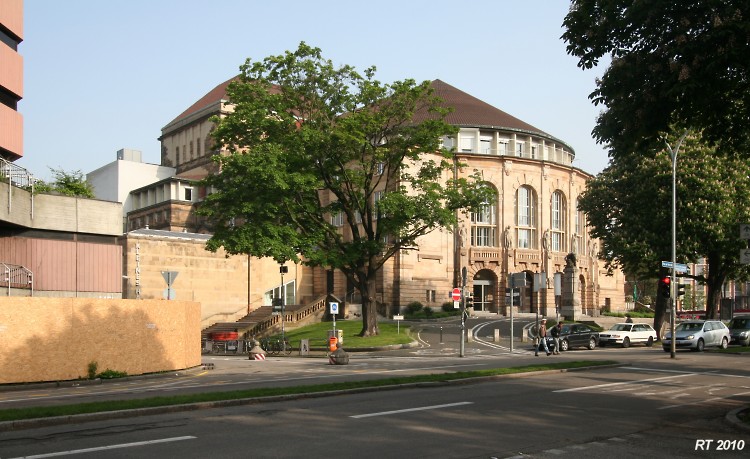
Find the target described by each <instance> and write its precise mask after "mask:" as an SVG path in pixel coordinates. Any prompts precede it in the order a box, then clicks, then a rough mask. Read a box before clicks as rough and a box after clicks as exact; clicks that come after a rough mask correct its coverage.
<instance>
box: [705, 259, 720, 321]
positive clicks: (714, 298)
mask: <svg viewBox="0 0 750 459" xmlns="http://www.w3.org/2000/svg"><path fill="white" fill-rule="evenodd" d="M708 269H709V273H710V269H711V268H710V267H709V268H708ZM723 284H724V279H723V278H722V279H715V278H713V277H709V279H708V282H707V283H706V285H707V286H708V295H707V296H706V319H716V318H718V311H719V303H720V302H721V286H722V285H723Z"/></svg>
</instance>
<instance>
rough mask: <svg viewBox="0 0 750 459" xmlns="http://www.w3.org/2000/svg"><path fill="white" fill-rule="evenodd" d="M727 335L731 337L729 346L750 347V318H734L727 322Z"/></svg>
mask: <svg viewBox="0 0 750 459" xmlns="http://www.w3.org/2000/svg"><path fill="white" fill-rule="evenodd" d="M729 333H731V334H732V337H731V338H730V339H729V344H735V343H736V344H740V345H742V346H750V316H736V317H734V318H733V319H732V320H731V321H730V322H729Z"/></svg>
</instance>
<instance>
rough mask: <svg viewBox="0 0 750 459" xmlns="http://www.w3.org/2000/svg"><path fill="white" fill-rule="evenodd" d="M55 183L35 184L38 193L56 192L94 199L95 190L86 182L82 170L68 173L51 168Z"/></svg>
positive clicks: (40, 181) (40, 182) (39, 182)
mask: <svg viewBox="0 0 750 459" xmlns="http://www.w3.org/2000/svg"><path fill="white" fill-rule="evenodd" d="M49 169H50V171H52V176H53V177H54V181H53V182H51V183H47V182H44V181H42V180H39V181H37V182H36V183H35V184H34V188H35V191H36V192H37V193H49V192H56V193H60V194H62V195H65V196H80V197H82V198H93V197H94V189H93V187H92V186H91V184H90V183H88V182H87V181H86V177H85V176H84V175H83V172H81V171H80V170H78V171H72V172H68V171H65V170H63V169H55V168H52V167H50V168H49Z"/></svg>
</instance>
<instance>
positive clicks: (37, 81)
mask: <svg viewBox="0 0 750 459" xmlns="http://www.w3.org/2000/svg"><path fill="white" fill-rule="evenodd" d="M568 5H569V4H568V2H566V1H562V0H523V1H521V0H495V1H490V0H488V1H479V0H477V1H472V0H466V1H463V2H456V1H444V0H408V1H403V0H402V1H390V0H371V1H368V2H358V1H351V0H349V1H339V0H330V1H324V0H316V1H311V0H307V1H303V0H286V1H284V2H272V1H256V0H212V1H207V0H65V1H60V0H25V1H24V38H25V39H24V41H23V42H22V43H21V45H20V46H19V52H20V54H21V55H22V56H23V58H24V99H23V100H22V101H21V103H20V104H19V110H20V111H21V112H22V114H23V117H24V157H23V158H22V159H20V160H19V161H17V164H19V165H21V166H23V167H25V168H27V169H28V170H29V171H30V172H31V173H32V174H34V175H35V176H37V177H40V178H42V179H47V180H48V179H50V178H51V173H50V171H49V167H53V168H56V169H59V168H61V169H63V170H65V171H76V170H80V171H81V172H83V173H87V172H90V171H93V170H95V169H97V168H99V167H101V166H103V165H105V164H108V163H110V162H112V161H114V160H115V156H116V151H117V150H119V149H120V148H133V149H136V150H141V151H142V152H143V159H144V161H145V162H149V163H158V162H159V149H160V146H159V141H158V140H157V139H158V137H159V135H160V134H161V128H162V127H163V126H164V125H166V124H167V123H168V122H169V121H171V120H172V119H174V118H175V117H176V116H177V115H179V114H180V113H181V112H182V111H183V110H185V109H186V108H187V107H188V106H190V105H191V104H192V103H193V102H195V101H196V100H197V99H198V98H200V97H201V96H203V95H204V94H205V93H207V92H208V91H209V90H211V89H212V88H213V87H214V86H216V85H218V84H219V83H221V82H223V81H225V80H227V79H229V78H231V77H232V76H234V75H236V74H238V73H239V66H240V65H241V64H242V63H244V62H245V60H246V59H247V58H250V59H252V60H254V61H258V60H262V59H263V58H265V57H267V56H269V55H277V54H282V53H283V52H284V51H287V50H294V49H296V48H297V46H298V45H299V43H300V41H305V42H307V43H308V44H310V45H312V46H317V47H319V48H321V49H322V50H323V54H324V56H325V57H326V58H328V59H331V60H332V61H333V62H334V63H335V64H349V65H353V66H355V67H356V68H358V69H359V70H363V69H365V68H366V67H369V66H371V65H374V66H376V67H377V69H378V71H377V74H376V78H377V79H378V80H380V81H383V82H392V81H395V80H402V79H405V78H414V79H416V80H418V81H422V80H434V79H440V80H443V81H445V82H446V83H448V84H450V85H452V86H455V87H457V88H458V89H461V90H462V91H465V92H467V93H469V94H471V95H473V96H475V97H477V98H479V99H481V100H483V101H485V102H487V103H489V104H491V105H493V106H495V107H497V108H499V109H501V110H503V111H505V112H507V113H510V114H511V115H513V116H515V117H517V118H520V119H522V120H523V121H526V122H527V123H529V124H532V125H534V126H536V127H537V128H539V129H541V130H543V131H545V132H548V133H550V134H552V135H553V136H555V137H557V138H560V139H562V140H564V141H565V142H567V143H568V144H569V145H571V146H572V147H573V148H574V149H575V151H576V161H575V163H574V165H575V166H576V167H579V168H581V169H583V170H584V171H586V172H589V173H592V174H596V173H599V172H600V171H601V170H602V169H603V168H604V167H606V165H607V162H608V159H607V155H606V151H605V149H604V148H603V147H602V146H600V145H597V144H596V143H595V142H594V140H593V139H592V138H591V130H592V128H593V127H594V125H595V122H596V116H597V114H598V113H599V111H600V107H594V106H593V104H591V102H590V101H589V100H588V94H589V93H591V92H592V91H593V90H594V88H595V78H596V77H597V76H599V75H601V73H602V72H603V69H602V68H599V69H594V70H588V71H583V70H581V69H579V68H578V67H576V59H574V58H573V57H571V56H569V55H567V54H566V52H565V43H564V42H563V41H562V40H561V39H560V36H561V35H562V33H563V31H564V30H563V29H562V20H563V18H564V17H565V14H566V13H567V11H568Z"/></svg>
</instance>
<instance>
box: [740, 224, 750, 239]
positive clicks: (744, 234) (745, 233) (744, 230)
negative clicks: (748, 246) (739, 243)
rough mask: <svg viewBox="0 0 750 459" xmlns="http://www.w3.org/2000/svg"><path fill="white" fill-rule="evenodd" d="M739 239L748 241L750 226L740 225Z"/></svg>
mask: <svg viewBox="0 0 750 459" xmlns="http://www.w3.org/2000/svg"><path fill="white" fill-rule="evenodd" d="M740 238H741V239H750V224H747V223H743V224H741V225H740Z"/></svg>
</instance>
